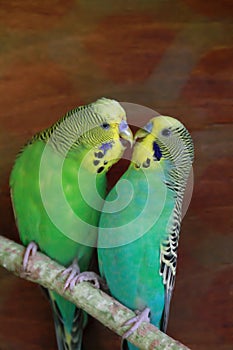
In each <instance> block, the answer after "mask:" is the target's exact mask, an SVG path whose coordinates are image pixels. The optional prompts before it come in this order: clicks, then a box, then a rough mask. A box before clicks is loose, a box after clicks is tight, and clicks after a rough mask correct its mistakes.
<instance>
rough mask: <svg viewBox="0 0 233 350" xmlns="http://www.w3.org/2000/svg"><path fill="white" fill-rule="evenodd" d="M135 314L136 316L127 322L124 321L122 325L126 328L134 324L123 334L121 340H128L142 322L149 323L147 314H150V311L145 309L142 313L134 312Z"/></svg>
mask: <svg viewBox="0 0 233 350" xmlns="http://www.w3.org/2000/svg"><path fill="white" fill-rule="evenodd" d="M135 313H136V314H137V316H135V317H133V318H130V319H129V320H128V321H126V322H125V323H124V326H128V325H130V324H132V323H134V325H133V326H132V327H131V328H130V329H129V330H128V331H127V332H125V333H124V334H123V336H122V337H123V338H124V339H125V338H128V337H129V336H130V335H131V334H133V333H134V332H135V331H136V330H137V329H138V327H139V326H140V325H141V324H142V322H147V323H149V322H150V318H149V314H150V309H149V308H148V307H147V308H145V309H144V310H143V311H142V312H140V311H135Z"/></svg>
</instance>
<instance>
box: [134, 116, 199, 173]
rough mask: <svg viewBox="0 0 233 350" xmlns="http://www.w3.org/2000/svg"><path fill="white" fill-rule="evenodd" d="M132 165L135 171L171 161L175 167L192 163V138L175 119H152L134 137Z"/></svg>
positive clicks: (160, 117) (164, 117) (159, 117)
mask: <svg viewBox="0 0 233 350" xmlns="http://www.w3.org/2000/svg"><path fill="white" fill-rule="evenodd" d="M134 140H135V142H136V144H135V146H134V152H133V156H132V163H133V164H134V167H135V168H136V169H139V168H143V169H151V168H155V167H157V166H158V165H163V163H164V162H165V161H171V162H173V164H174V163H175V164H176V166H179V165H181V164H182V163H184V162H187V161H189V162H190V163H192V162H193V157H194V149H193V142H192V138H191V136H190V134H189V132H188V130H187V129H186V128H185V126H184V125H183V124H182V123H181V122H180V121H178V120H177V119H175V118H172V117H168V116H158V117H154V118H152V119H151V120H150V121H149V123H147V124H146V125H145V126H144V128H142V129H139V130H138V131H137V133H136V135H135V137H134Z"/></svg>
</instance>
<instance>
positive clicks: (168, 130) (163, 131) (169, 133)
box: [161, 129, 172, 136]
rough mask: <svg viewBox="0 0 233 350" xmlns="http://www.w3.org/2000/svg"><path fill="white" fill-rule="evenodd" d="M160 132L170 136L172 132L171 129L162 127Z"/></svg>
mask: <svg viewBox="0 0 233 350" xmlns="http://www.w3.org/2000/svg"><path fill="white" fill-rule="evenodd" d="M161 133H162V135H163V136H170V135H171V133H172V132H171V129H163V130H162V132H161Z"/></svg>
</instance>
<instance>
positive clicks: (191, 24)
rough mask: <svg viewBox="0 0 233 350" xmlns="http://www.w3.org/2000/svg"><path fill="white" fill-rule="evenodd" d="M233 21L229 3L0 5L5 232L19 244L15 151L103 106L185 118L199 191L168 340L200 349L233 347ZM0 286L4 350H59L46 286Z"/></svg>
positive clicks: (95, 344)
mask: <svg viewBox="0 0 233 350" xmlns="http://www.w3.org/2000/svg"><path fill="white" fill-rule="evenodd" d="M232 15H233V11H232V2H231V1H227V0H224V1H215V0H214V1H200V0H180V1H173V0H168V1H162V0H161V1H159V0H157V1H148V0H144V1H139V0H128V1H125V0H124V1H123V0H120V1H117V2H115V1H114V2H113V1H108V0H101V1H98V2H97V1H85V0H79V1H75V0H68V1H67V0H66V1H64V0H56V1H55V0H51V1H49V2H46V1H42V2H41V1H37V0H34V1H19V0H15V1H13V0H8V1H4V2H3V3H2V2H1V6H0V28H1V30H0V39H1V41H0V42H1V47H0V50H1V54H0V101H1V112H0V118H1V123H0V172H1V177H0V210H1V219H0V220H1V221H0V232H1V234H3V235H5V236H7V237H9V238H12V239H14V240H17V239H18V237H17V230H16V228H15V225H14V219H13V215H12V210H11V205H10V199H9V189H8V176H9V172H10V169H11V167H12V164H13V161H14V158H15V155H16V153H17V152H18V150H19V149H20V147H21V146H22V145H23V144H24V143H25V141H26V140H27V139H28V138H29V137H30V136H31V135H32V134H34V133H35V132H37V131H39V130H40V129H42V128H45V127H47V126H49V125H50V124H51V123H52V122H54V121H55V120H57V119H58V118H59V117H60V116H62V115H63V114H64V113H65V112H66V111H67V110H69V109H71V108H73V107H76V106H77V105H79V104H81V103H88V102H91V101H93V100H95V99H96V98H98V97H101V96H106V97H112V98H116V99H118V100H120V101H127V102H133V103H138V104H142V105H146V106H148V107H150V108H153V109H156V110H157V111H159V112H160V113H161V114H170V115H173V116H175V117H178V118H180V119H181V121H183V122H184V123H185V125H186V126H187V127H188V129H189V130H190V131H191V133H192V135H193V138H194V142H195V149H196V158H195V165H194V172H195V179H194V180H195V181H194V185H195V188H194V193H193V198H192V202H191V205H190V207H189V211H188V213H187V215H186V216H185V219H184V222H183V227H182V236H181V242H180V248H179V263H178V276H177V282H176V288H175V292H174V298H173V301H172V307H171V317H170V322H169V329H168V333H169V335H171V336H173V337H174V338H176V339H178V340H180V341H182V342H183V343H184V344H186V345H187V346H189V347H190V348H192V349H198V350H207V349H212V350H215V349H216V350H217V349H218V350H220V349H221V350H228V349H229V350H230V349H232V343H233V312H232V311H233V301H232V297H233V268H232V266H233V265H232V261H233V249H232V246H233V236H232V231H233V230H232V196H233V193H232V178H233V169H232V149H233V144H232V143H233V141H232V134H233V126H232V91H233V83H232V73H233V65H232V62H233V46H232V39H233V38H232V32H233V30H232V29H233V28H232ZM130 122H131V123H132V124H134V120H133V117H132V118H131V119H130ZM121 171H122V168H121V165H120V164H119V165H118V166H117V167H116V168H115V170H114V172H115V174H117V175H119V173H120V172H121ZM0 278H1V280H0V281H1V282H0V283H1V287H0V324H1V326H0V349H1V350H5V349H7V350H9V349H11V350H15V349H17V350H18V349H24V350H27V349H30V350H40V349H49V350H52V349H56V343H55V336H54V330H53V324H52V317H51V314H50V309H49V305H48V303H47V301H46V300H45V298H44V297H43V295H42V294H41V292H40V290H39V288H38V287H37V286H35V285H33V284H31V283H29V282H26V281H23V280H20V279H19V278H16V277H14V276H13V275H11V274H10V273H8V272H7V271H5V270H4V269H0ZM85 343H86V349H87V350H88V349H93V348H95V349H119V344H120V339H119V338H118V337H117V336H116V335H114V334H113V333H111V332H110V331H108V330H106V329H104V327H103V326H101V325H100V324H98V323H97V322H96V321H94V320H92V321H91V322H90V324H89V326H88V329H87V332H86V336H85Z"/></svg>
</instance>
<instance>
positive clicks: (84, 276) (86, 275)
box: [75, 271, 106, 289]
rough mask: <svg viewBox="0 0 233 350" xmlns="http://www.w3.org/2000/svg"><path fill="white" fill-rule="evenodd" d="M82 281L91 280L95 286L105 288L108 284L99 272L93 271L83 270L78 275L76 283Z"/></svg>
mask: <svg viewBox="0 0 233 350" xmlns="http://www.w3.org/2000/svg"><path fill="white" fill-rule="evenodd" d="M81 282H91V283H92V284H93V285H94V287H95V288H98V289H99V288H100V287H101V288H103V289H104V287H105V286H106V283H105V282H104V280H103V279H102V278H101V277H100V276H99V275H97V273H95V272H93V271H84V272H81V273H80V274H79V275H78V276H77V277H76V281H75V284H76V283H81Z"/></svg>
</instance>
